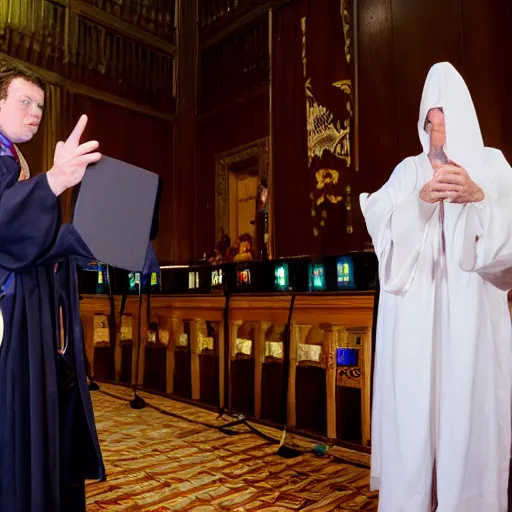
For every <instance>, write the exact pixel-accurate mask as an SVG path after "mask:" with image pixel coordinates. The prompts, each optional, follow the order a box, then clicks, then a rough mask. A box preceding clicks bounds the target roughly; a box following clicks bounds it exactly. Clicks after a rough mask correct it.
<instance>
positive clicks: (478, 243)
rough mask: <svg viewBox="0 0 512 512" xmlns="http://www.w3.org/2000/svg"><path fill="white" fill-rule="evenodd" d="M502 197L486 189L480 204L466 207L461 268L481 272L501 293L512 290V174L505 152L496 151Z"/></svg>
mask: <svg viewBox="0 0 512 512" xmlns="http://www.w3.org/2000/svg"><path fill="white" fill-rule="evenodd" d="M494 162H495V164H496V165H497V166H499V167H502V166H503V169H502V170H501V172H496V175H497V177H498V179H497V180H496V182H497V183H498V186H496V189H497V193H496V195H498V194H500V196H499V197H493V195H491V194H489V193H488V192H487V191H486V190H485V189H484V193H485V198H484V200H483V201H481V202H480V203H470V204H467V205H466V206H465V207H464V215H463V216H462V218H461V223H462V244H461V252H460V260H459V265H460V268H461V269H462V270H465V271H467V272H477V273H478V274H479V275H480V276H481V277H482V278H483V279H485V280H486V281H489V282H491V283H492V284H494V285H495V286H496V287H498V288H500V289H501V290H509V289H511V288H512V193H511V192H512V172H511V170H510V167H509V166H508V164H507V163H506V161H505V158H504V157H503V155H502V153H501V152H498V151H496V152H494Z"/></svg>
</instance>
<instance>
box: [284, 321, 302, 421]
mask: <svg viewBox="0 0 512 512" xmlns="http://www.w3.org/2000/svg"><path fill="white" fill-rule="evenodd" d="M300 333H301V326H300V325H295V324H293V325H292V326H291V331H290V361H289V372H288V399H287V413H286V418H287V420H286V424H287V426H288V427H292V428H293V427H295V424H296V423H297V413H296V406H295V403H296V395H297V393H296V389H297V347H298V345H299V343H300Z"/></svg>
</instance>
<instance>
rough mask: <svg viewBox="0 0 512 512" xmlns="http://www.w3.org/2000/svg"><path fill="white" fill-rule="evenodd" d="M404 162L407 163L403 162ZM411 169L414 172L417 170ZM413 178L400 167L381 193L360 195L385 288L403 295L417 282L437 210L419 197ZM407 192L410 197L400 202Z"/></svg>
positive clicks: (433, 205) (389, 291)
mask: <svg viewBox="0 0 512 512" xmlns="http://www.w3.org/2000/svg"><path fill="white" fill-rule="evenodd" d="M404 164H406V162H404V163H402V164H401V165H402V166H404ZM405 166H406V167H410V166H407V165H405ZM407 171H408V172H409V173H410V172H411V171H412V172H414V169H412V170H411V169H407ZM404 180H406V181H408V182H409V183H404ZM410 181H411V178H410V177H407V176H406V175H405V173H404V172H403V170H402V169H400V166H399V167H397V169H395V172H394V173H393V175H392V177H391V178H390V180H389V181H388V182H387V183H386V184H385V185H384V187H382V188H381V189H380V190H379V191H378V192H376V193H375V194H372V195H371V196H368V194H361V197H360V204H361V210H362V212H363V215H364V217H365V220H366V226H367V228H368V232H369V233H370V236H371V237H372V241H373V245H374V248H375V252H376V255H377V257H378V259H379V279H380V284H381V287H382V288H383V289H384V290H385V291H386V292H388V293H392V294H394V295H402V296H403V295H405V294H406V293H407V291H408V290H409V289H410V287H411V285H412V283H413V280H414V275H415V273H416V268H417V264H418V258H419V255H420V252H421V250H422V248H423V245H424V243H425V233H426V227H427V224H428V222H429V221H430V219H431V218H432V215H433V214H434V211H435V209H436V205H435V204H430V203H426V202H424V201H422V200H421V199H420V198H419V189H418V187H416V186H414V185H415V181H416V180H415V179H414V185H413V186H411V183H410ZM404 192H405V194H406V195H407V196H408V198H407V199H406V200H405V201H403V202H400V196H401V195H404Z"/></svg>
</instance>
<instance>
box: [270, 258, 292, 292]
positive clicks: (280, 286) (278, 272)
mask: <svg viewBox="0 0 512 512" xmlns="http://www.w3.org/2000/svg"><path fill="white" fill-rule="evenodd" d="M274 287H275V289H276V290H277V291H282V292H284V291H288V290H289V288H290V279H289V274H288V263H279V264H278V265H276V267H275V281H274Z"/></svg>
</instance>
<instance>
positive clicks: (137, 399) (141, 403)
mask: <svg viewBox="0 0 512 512" xmlns="http://www.w3.org/2000/svg"><path fill="white" fill-rule="evenodd" d="M139 275H140V281H139V311H138V316H139V318H138V326H137V331H138V333H137V343H138V347H137V365H136V367H135V382H134V383H133V400H132V401H131V402H130V407H131V408H132V409H144V407H146V401H145V400H144V398H142V397H141V396H139V395H138V394H137V386H138V385H139V362H140V347H141V341H142V272H141V273H140V274H139Z"/></svg>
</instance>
